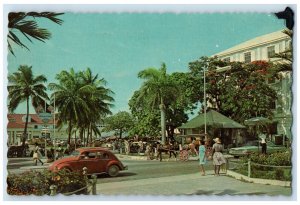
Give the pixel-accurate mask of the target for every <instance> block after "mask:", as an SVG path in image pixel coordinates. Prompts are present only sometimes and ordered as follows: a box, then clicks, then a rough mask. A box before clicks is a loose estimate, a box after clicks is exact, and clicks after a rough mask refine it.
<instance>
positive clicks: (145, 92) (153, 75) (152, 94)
mask: <svg viewBox="0 0 300 205" xmlns="http://www.w3.org/2000/svg"><path fill="white" fill-rule="evenodd" d="M166 71H167V68H166V65H165V63H162V65H161V68H160V69H156V68H148V69H145V70H142V71H140V72H139V73H138V77H139V78H141V79H144V80H146V81H145V82H144V84H143V85H142V88H141V92H140V93H139V96H138V98H137V101H140V100H141V99H143V98H144V97H147V98H148V99H149V101H148V102H149V103H150V106H152V107H157V106H158V107H159V110H160V114H161V136H162V143H163V144H165V141H166V107H167V106H168V105H167V104H166V102H167V101H170V99H171V98H175V97H176V94H177V93H178V91H179V89H178V86H177V84H176V82H174V81H172V80H171V78H170V76H169V75H168V74H167V72H166Z"/></svg>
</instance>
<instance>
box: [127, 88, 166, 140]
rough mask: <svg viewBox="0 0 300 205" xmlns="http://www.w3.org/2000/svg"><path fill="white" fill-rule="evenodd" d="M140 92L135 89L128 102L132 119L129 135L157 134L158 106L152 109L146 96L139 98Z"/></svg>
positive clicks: (158, 122) (158, 123)
mask: <svg viewBox="0 0 300 205" xmlns="http://www.w3.org/2000/svg"><path fill="white" fill-rule="evenodd" d="M140 92H141V91H140V90H137V91H135V92H134V94H133V96H132V97H131V99H130V100H129V103H128V105H129V108H130V110H131V113H132V116H133V120H134V126H133V127H132V128H131V129H130V130H129V135H130V136H133V135H138V136H148V135H149V136H158V135H159V133H160V130H161V127H160V111H159V109H158V108H157V109H153V108H152V106H148V105H149V102H147V101H148V99H147V98H139V96H140ZM137 99H139V100H137Z"/></svg>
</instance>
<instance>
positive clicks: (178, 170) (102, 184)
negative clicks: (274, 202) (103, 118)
mask: <svg viewBox="0 0 300 205" xmlns="http://www.w3.org/2000/svg"><path fill="white" fill-rule="evenodd" d="M122 161H123V162H124V164H126V165H128V167H129V169H128V170H126V171H123V172H120V175H119V176H118V177H113V178H110V177H107V176H99V177H98V179H97V193H98V194H101V195H103V196H112V195H119V194H122V195H125V196H126V195H154V196H158V195H164V196H175V195H185V196H190V195H198V196H199V195H200V196H208V195H209V196H211V195H213V196H220V195H222V196H224V195H230V196H232V197H235V196H244V195H247V196H249V195H251V196H262V195H268V196H285V197H289V196H290V195H291V188H289V187H281V186H272V185H262V184H254V183H247V182H242V181H239V180H236V179H234V178H231V177H228V176H226V175H225V174H222V175H221V176H219V177H217V176H214V175H213V171H212V165H211V164H208V165H207V166H206V170H207V174H206V176H201V174H200V173H199V170H198V161H188V162H179V161H169V162H168V161H163V162H159V161H156V160H153V161H144V160H138V161H137V160H135V161H133V160H128V159H124V160H122ZM30 166H31V167H32V161H31V160H30V159H11V160H9V165H8V170H9V171H10V172H14V173H18V172H22V171H24V170H25V169H26V168H28V167H30ZM287 200H288V198H287Z"/></svg>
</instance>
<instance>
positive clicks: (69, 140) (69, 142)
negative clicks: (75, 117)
mask: <svg viewBox="0 0 300 205" xmlns="http://www.w3.org/2000/svg"><path fill="white" fill-rule="evenodd" d="M68 134H69V135H68V144H69V145H70V144H71V135H72V120H71V119H70V121H69V133H68Z"/></svg>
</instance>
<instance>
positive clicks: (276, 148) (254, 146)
mask: <svg viewBox="0 0 300 205" xmlns="http://www.w3.org/2000/svg"><path fill="white" fill-rule="evenodd" d="M258 143H259V142H258V141H257V140H254V141H249V142H247V143H246V144H245V145H243V146H241V147H235V148H231V149H229V154H231V155H233V156H236V157H239V156H245V155H248V154H251V153H258V152H259V153H261V145H259V150H258ZM280 151H287V148H286V147H285V146H282V145H275V144H274V143H273V142H267V153H268V154H270V153H274V152H280Z"/></svg>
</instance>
